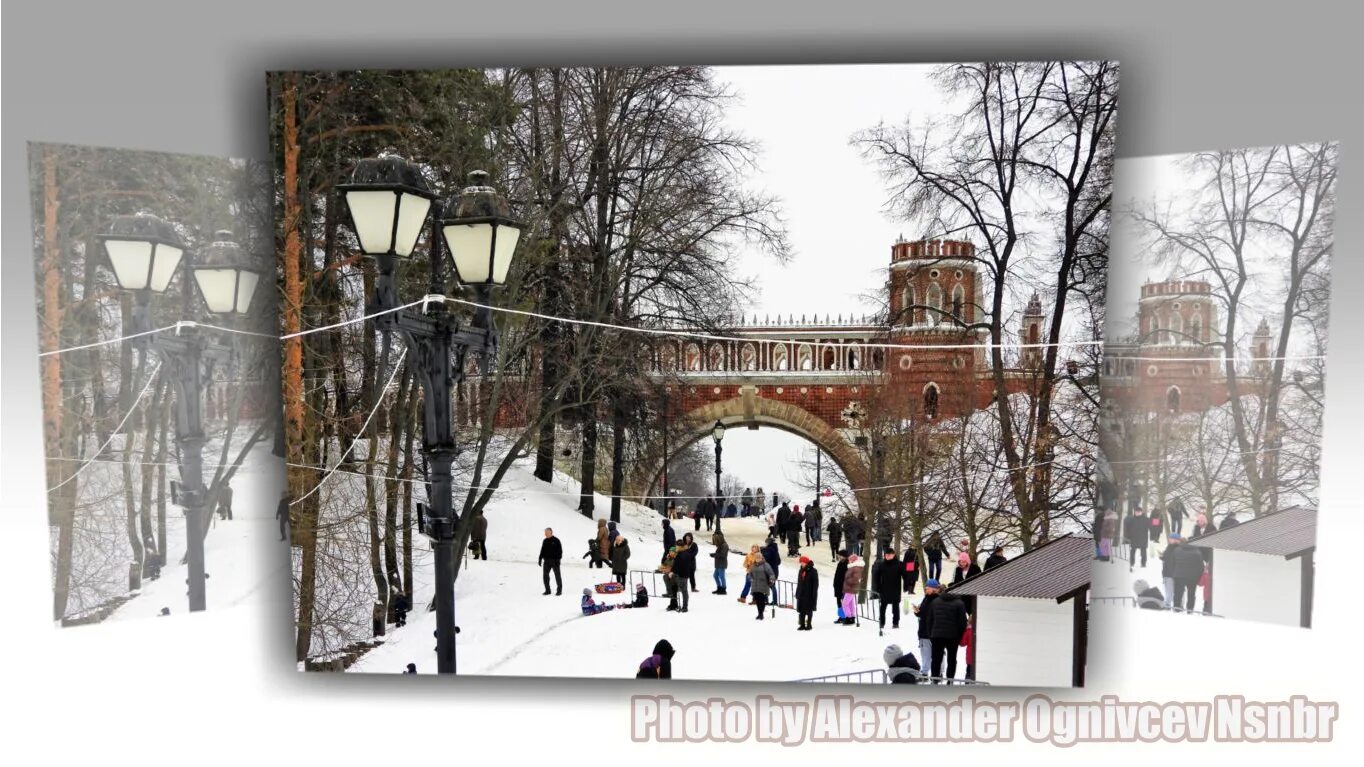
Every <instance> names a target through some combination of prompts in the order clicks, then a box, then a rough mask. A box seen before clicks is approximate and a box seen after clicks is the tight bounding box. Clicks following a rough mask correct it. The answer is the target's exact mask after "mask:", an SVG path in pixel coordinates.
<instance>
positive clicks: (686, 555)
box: [673, 533, 696, 613]
mask: <svg viewBox="0 0 1364 767" xmlns="http://www.w3.org/2000/svg"><path fill="white" fill-rule="evenodd" d="M673 576H674V577H676V578H677V590H678V593H680V594H681V595H682V600H681V605H680V606H679V608H678V612H683V613H684V612H686V611H687V608H688V607H689V606H690V605H691V594H692V592H693V591H696V543H695V542H694V541H693V540H692V537H691V534H690V533H688V534H687V535H685V536H683V537H682V543H680V544H678V546H677V557H676V558H675V559H674V560H673Z"/></svg>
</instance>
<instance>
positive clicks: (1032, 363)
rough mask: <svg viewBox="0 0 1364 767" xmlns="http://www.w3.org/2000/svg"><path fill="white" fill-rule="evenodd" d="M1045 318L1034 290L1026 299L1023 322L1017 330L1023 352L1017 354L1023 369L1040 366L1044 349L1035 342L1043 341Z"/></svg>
mask: <svg viewBox="0 0 1364 767" xmlns="http://www.w3.org/2000/svg"><path fill="white" fill-rule="evenodd" d="M1046 319H1047V316H1046V315H1045V314H1043V313H1042V297H1041V296H1039V295H1037V291H1035V290H1034V291H1033V293H1032V298H1029V299H1028V305H1027V307H1025V308H1024V309H1023V322H1022V324H1021V325H1020V326H1019V330H1018V341H1019V343H1021V344H1024V347H1023V353H1022V354H1021V355H1019V359H1021V360H1022V361H1023V369H1024V370H1038V369H1039V368H1041V367H1042V359H1043V358H1044V357H1045V356H1046V349H1044V348H1042V347H1040V346H1037V344H1040V343H1044V341H1043V340H1042V339H1043V335H1042V324H1043V323H1044V322H1045V321H1046Z"/></svg>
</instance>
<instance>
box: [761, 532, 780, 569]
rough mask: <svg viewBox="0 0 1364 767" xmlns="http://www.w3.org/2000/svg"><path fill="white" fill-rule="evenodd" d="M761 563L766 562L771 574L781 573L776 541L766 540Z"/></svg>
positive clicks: (773, 539)
mask: <svg viewBox="0 0 1364 767" xmlns="http://www.w3.org/2000/svg"><path fill="white" fill-rule="evenodd" d="M763 561H764V562H767V564H768V566H769V567H771V568H772V572H773V573H778V574H779V573H781V551H779V550H778V549H777V539H775V538H768V539H767V542H766V543H765V545H764V546H763ZM775 577H776V575H773V578H775Z"/></svg>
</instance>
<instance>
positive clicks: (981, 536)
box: [268, 61, 1119, 687]
mask: <svg viewBox="0 0 1364 767" xmlns="http://www.w3.org/2000/svg"><path fill="white" fill-rule="evenodd" d="M1118 74H1119V68H1118V66H1117V64H1115V63H1113V62H1102V61H1099V62H1027V63H1009V62H1003V63H999V62H986V63H965V64H947V65H940V66H933V65H876V66H862V65H858V66H837V65H832V66H829V65H821V66H775V67H706V66H674V67H640V68H588V67H569V68H553V67H551V68H533V69H486V70H479V69H464V70H435V71H327V72H293V71H290V72H274V73H271V74H270V75H269V76H268V88H269V98H270V104H271V110H270V113H271V125H270V135H271V138H272V146H273V155H274V161H275V164H274V174H275V181H276V194H275V203H276V231H275V246H276V251H277V255H278V273H277V278H278V282H279V287H280V294H281V297H282V298H281V302H280V324H279V328H278V332H279V335H280V336H282V337H283V338H284V349H283V363H282V370H281V387H282V389H281V390H282V393H283V401H284V423H285V435H284V440H283V441H284V449H285V451H286V456H287V457H286V460H287V466H288V472H287V474H288V481H287V487H288V500H287V503H288V507H289V516H290V520H291V525H292V538H291V540H292V547H293V585H294V607H295V618H296V623H297V632H296V647H295V650H296V660H297V662H298V663H299V667H300V669H302V670H307V671H346V672H353V673H379V674H396V673H414V674H430V673H457V674H464V675H484V676H519V677H527V676H529V677H583V676H590V677H593V678H626V679H628V678H643V679H657V678H678V679H683V678H686V679H729V680H762V681H778V682H781V681H785V682H793V681H794V682H861V683H875V684H880V683H887V682H891V683H920V684H942V685H945V686H947V685H952V686H955V685H976V684H988V685H993V686H1027V687H1068V686H1078V685H1082V684H1083V681H1084V674H1085V660H1086V657H1085V656H1086V626H1087V620H1088V617H1087V616H1088V608H1089V594H1090V578H1091V563H1092V559H1093V545H1092V542H1091V540H1090V537H1089V525H1090V521H1091V519H1092V517H1093V508H1094V500H1095V499H1094V483H1093V474H1094V470H1095V464H1096V461H1097V460H1098V447H1099V436H1098V430H1097V419H1098V413H1099V399H1098V395H1099V371H1100V368H1101V365H1102V355H1103V344H1104V336H1103V330H1104V305H1103V301H1104V295H1105V289H1106V283H1105V280H1106V276H1107V266H1108V240H1109V223H1110V221H1109V219H1110V214H1109V202H1110V199H1111V183H1112V175H1113V174H1112V170H1113V148H1114V136H1115V131H1116V120H1117V107H1118Z"/></svg>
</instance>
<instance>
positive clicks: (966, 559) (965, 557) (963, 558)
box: [957, 551, 971, 567]
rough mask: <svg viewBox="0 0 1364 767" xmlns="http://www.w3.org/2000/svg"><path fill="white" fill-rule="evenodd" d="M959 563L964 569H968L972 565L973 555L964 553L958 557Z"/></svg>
mask: <svg viewBox="0 0 1364 767" xmlns="http://www.w3.org/2000/svg"><path fill="white" fill-rule="evenodd" d="M957 561H958V562H960V563H961V566H962V567H966V566H968V565H970V564H971V555H970V554H967V553H966V552H964V551H963V552H962V553H960V554H958V555H957Z"/></svg>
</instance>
